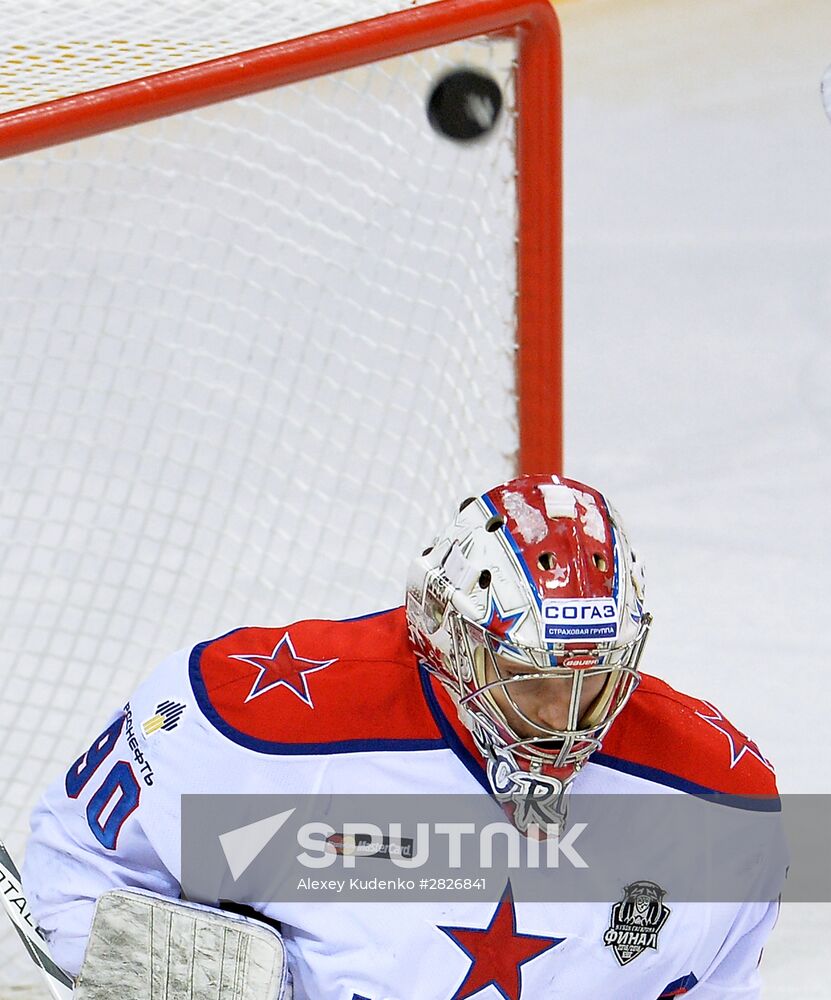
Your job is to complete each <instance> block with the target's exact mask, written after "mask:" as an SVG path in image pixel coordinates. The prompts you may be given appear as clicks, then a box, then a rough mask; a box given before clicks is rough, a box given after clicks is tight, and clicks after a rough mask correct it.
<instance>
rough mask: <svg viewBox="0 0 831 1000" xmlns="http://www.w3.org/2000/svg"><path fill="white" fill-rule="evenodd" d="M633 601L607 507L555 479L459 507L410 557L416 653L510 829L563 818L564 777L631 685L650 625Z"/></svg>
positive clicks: (595, 495)
mask: <svg viewBox="0 0 831 1000" xmlns="http://www.w3.org/2000/svg"><path fill="white" fill-rule="evenodd" d="M643 593H644V577H643V568H642V566H641V563H640V562H639V561H638V559H637V558H636V556H635V553H634V552H633V551H632V549H631V547H630V545H629V542H628V540H627V538H626V534H625V532H624V529H623V525H622V523H621V520H620V517H619V516H618V514H617V513H616V512H615V510H614V508H613V507H612V506H611V505H610V504H609V502H608V501H607V500H606V498H605V497H604V496H603V495H602V494H601V493H600V492H598V491H597V490H595V489H593V488H592V487H590V486H585V485H583V484H582V483H578V482H575V481H574V480H570V479H563V478H559V477H557V476H523V477H521V478H519V479H514V480H512V481H511V482H508V483H505V484H503V485H502V486H497V487H495V488H494V489H492V490H490V491H489V492H487V493H485V494H484V495H483V496H480V497H472V498H469V499H467V500H465V501H464V503H462V504H461V506H460V508H459V511H458V513H457V514H456V517H455V518H454V520H453V523H452V524H451V525H450V526H449V527H448V528H447V529H446V530H445V531H443V532H442V533H441V534H440V535H439V537H438V538H437V539H436V540H435V542H434V543H433V544H432V545H431V546H430V547H429V548H428V549H426V550H425V552H424V553H423V554H422V555H421V556H420V558H418V559H417V560H416V561H415V562H414V563H413V565H412V567H411V570H410V576H409V579H408V584H407V619H408V622H409V627H410V634H411V638H412V641H413V645H414V648H415V650H416V653H417V655H418V656H419V657H420V658H421V659H422V660H423V661H424V662H425V663H426V665H427V666H428V668H429V669H430V670H431V671H432V672H433V673H435V674H436V675H437V676H438V677H439V678H440V679H441V681H442V683H443V684H444V685H445V687H446V688H447V689H448V690H449V691H450V694H451V696H452V697H453V699H454V701H455V703H456V705H457V707H458V710H459V717H460V718H461V720H462V722H463V723H464V725H465V726H466V727H467V728H468V729H469V730H470V732H471V733H472V735H473V737H474V739H475V741H476V743H477V746H478V747H479V749H480V751H481V752H482V754H483V756H484V758H485V761H486V764H487V771H488V778H489V781H490V783H491V786H492V787H493V790H494V793H495V795H496V796H497V798H499V799H500V800H501V801H502V802H503V804H504V805H505V806H506V808H507V809H508V811H509V813H510V814H511V815H512V817H513V819H514V822H515V823H516V824H517V826H518V827H519V828H520V829H527V827H528V826H529V825H531V824H536V825H538V826H545V824H549V823H561V822H562V821H563V820H564V817H565V792H566V790H567V786H568V783H569V782H570V780H571V779H572V778H573V777H574V775H575V774H576V773H577V771H578V770H579V769H580V767H582V765H583V764H584V763H585V761H586V760H587V759H588V757H589V756H590V755H591V754H592V753H593V752H594V751H595V750H597V749H598V748H599V747H600V745H601V742H602V740H603V737H604V735H605V733H606V731H607V730H608V728H609V726H610V725H611V724H612V722H613V721H614V719H615V718H616V716H617V715H618V714H619V712H620V711H621V709H622V708H623V706H624V705H625V704H626V702H627V700H628V699H629V696H630V695H631V694H632V691H633V690H634V689H635V687H636V685H637V683H638V672H637V671H638V662H639V660H640V656H641V652H642V650H643V645H644V642H645V640H646V636H647V633H648V630H649V624H650V620H651V619H650V616H649V615H648V614H647V613H646V612H645V611H644V608H643Z"/></svg>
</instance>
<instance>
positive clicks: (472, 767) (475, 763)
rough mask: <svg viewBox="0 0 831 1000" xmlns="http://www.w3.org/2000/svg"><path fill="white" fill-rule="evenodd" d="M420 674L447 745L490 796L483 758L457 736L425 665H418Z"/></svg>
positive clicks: (427, 698) (428, 701) (430, 706)
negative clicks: (477, 755) (476, 755)
mask: <svg viewBox="0 0 831 1000" xmlns="http://www.w3.org/2000/svg"><path fill="white" fill-rule="evenodd" d="M418 674H419V679H420V680H421V690H422V691H423V692H424V700H425V701H426V702H427V707H428V708H429V709H430V712H431V713H432V715H433V718H434V719H435V721H436V725H437V726H438V727H439V730H440V732H441V734H442V736H444V739H445V743H446V744H447V746H448V748H449V749H450V750H452V751H453V753H454V754H455V755H456V756H457V757H458V758H459V760H460V761H461V762H462V763H463V764H464V766H465V767H466V768H467V769H468V771H470V773H471V774H472V775H473V777H474V778H475V779H476V780H477V781H478V782H479V784H480V785H481V786H482V787H483V788H484V789H485V791H486V792H487V793H488V794H490V793H491V786H490V782H489V781H488V776H487V773H486V771H485V763H484V761H483V760H482V758H481V757H474V755H473V754H472V753H471V752H470V750H468V748H467V747H466V746H465V745H464V743H462V741H461V740H460V739H459V737H458V736H457V735H456V732H455V730H454V729H453V726H451V724H450V720H449V719H448V718H447V716H446V715H445V714H444V712H443V711H442V708H441V705H439V703H438V700H437V698H436V695H435V693H434V691H433V689H432V687H431V686H430V673H429V671H428V670H427V668H426V667H425V666H424V664H423V663H419V665H418Z"/></svg>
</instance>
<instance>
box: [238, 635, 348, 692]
mask: <svg viewBox="0 0 831 1000" xmlns="http://www.w3.org/2000/svg"><path fill="white" fill-rule="evenodd" d="M229 659H231V660H241V661H242V662H243V663H250V664H251V666H252V667H256V668H257V670H258V671H259V673H258V674H257V677H256V679H255V681H254V683H253V685H252V686H251V690H250V691H249V692H248V695H247V697H246V699H245V702H243V704H245V703H247V702H249V701H251V699H252V698H259V696H260V695H262V694H265V693H266V691H272V690H273V689H274V688H276V687H280V686H283V687H287V688H288V689H289V691H291V692H292V694H295V695H297V697H298V698H299V699H300V700H301V701H302V702H304V703H305V704H306V705H308V706H309V708H314V703H313V702H312V696H311V693H310V692H309V681H308V679H307V677H306V675H307V674H313V673H315V672H316V671H318V670H323V669H324V667H329V666H331V665H332V664H333V663H334V662H335V660H309V659H306V657H304V656H298V655H297V651H296V650H295V648H294V643H292V641H291V637H290V636H289V634H288V632H286V633H285V635H284V636H283V638H282V639H281V640H280V641H279V642H278V643H277V645H276V646H275V647H274V649H273V650H272V651H271V655H270V656H263V655H262V654H257V653H246V654H244V655H237V656H231V657H229Z"/></svg>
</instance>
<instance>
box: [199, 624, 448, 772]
mask: <svg viewBox="0 0 831 1000" xmlns="http://www.w3.org/2000/svg"><path fill="white" fill-rule="evenodd" d="M233 631H239V630H238V629H234V630H233ZM226 634H227V635H230V634H231V633H230V632H228V633H226ZM215 641H216V640H215V639H210V640H209V641H208V642H202V643H200V644H199V645H198V646H194V648H193V649H192V650H191V654H190V662H189V665H188V673H189V675H190V683H191V687H192V688H193V693H194V696H195V698H196V702H197V704H198V705H199V708H200V710H201V711H202V714H203V715H204V716H205V718H206V719H207V720H208V722H210V724H211V725H212V726H213V727H214V728H215V729H218V730H219V732H220V733H222V735H223V736H225V737H227V738H228V739H229V740H231V741H232V742H234V743H237V744H239V746H243V747H247V748H248V749H249V750H256V751H257V752H258V753H268V754H287V755H291V754H294V755H299V754H332V753H373V752H377V751H385V750H399V751H407V750H444V749H446V742H445V740H444V739H442V738H437V739H423V740H414V739H404V740H396V739H366V740H335V741H333V742H331V743H281V742H279V741H277V740H263V739H260V738H259V737H256V736H249V735H248V734H247V733H242V732H240V731H239V730H238V729H236V728H235V727H234V726H232V725H231V724H230V723H228V722H226V721H225V719H223V718H222V716H221V715H220V714H219V712H217V710H216V709H215V708H214V706H213V704H212V703H211V700H210V698H209V697H208V692H207V690H206V689H205V682H204V681H203V679H202V674H201V672H200V670H199V660H200V658H201V656H202V652H203V650H204V649H205V647H206V646H210V645H212V644H213V643H214V642H215Z"/></svg>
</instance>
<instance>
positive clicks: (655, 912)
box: [603, 881, 670, 965]
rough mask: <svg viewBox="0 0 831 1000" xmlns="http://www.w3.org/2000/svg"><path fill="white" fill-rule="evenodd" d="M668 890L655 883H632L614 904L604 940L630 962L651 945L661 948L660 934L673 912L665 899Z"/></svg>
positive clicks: (616, 955) (617, 956)
mask: <svg viewBox="0 0 831 1000" xmlns="http://www.w3.org/2000/svg"><path fill="white" fill-rule="evenodd" d="M665 895H666V891H665V890H664V889H662V888H661V887H660V886H659V885H658V884H657V883H655V882H647V881H642V882H632V884H631V885H627V886H626V887H625V888H624V890H623V899H622V900H621V901H620V902H619V903H615V905H614V906H613V907H612V919H611V922H610V925H609V928H608V930H607V931H606V933H605V934H604V935H603V943H604V944H605V945H606V947H607V948H611V949H612V950H613V951H614V953H615V958H616V959H617V960H618V962H619V963H620V964H621V965H627V964H628V963H629V962H631V961H632V960H633V959H635V958H637V957H638V955H641V954H643V952H644V951H646V949H647V948H653V949H654V948H657V947H658V934H659V933H660V931H661V928H662V927H663V926H664V924H665V923H666V922H667V917H668V916H669V914H670V909H669V907H668V906H664V903H663V899H664V896H665Z"/></svg>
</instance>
